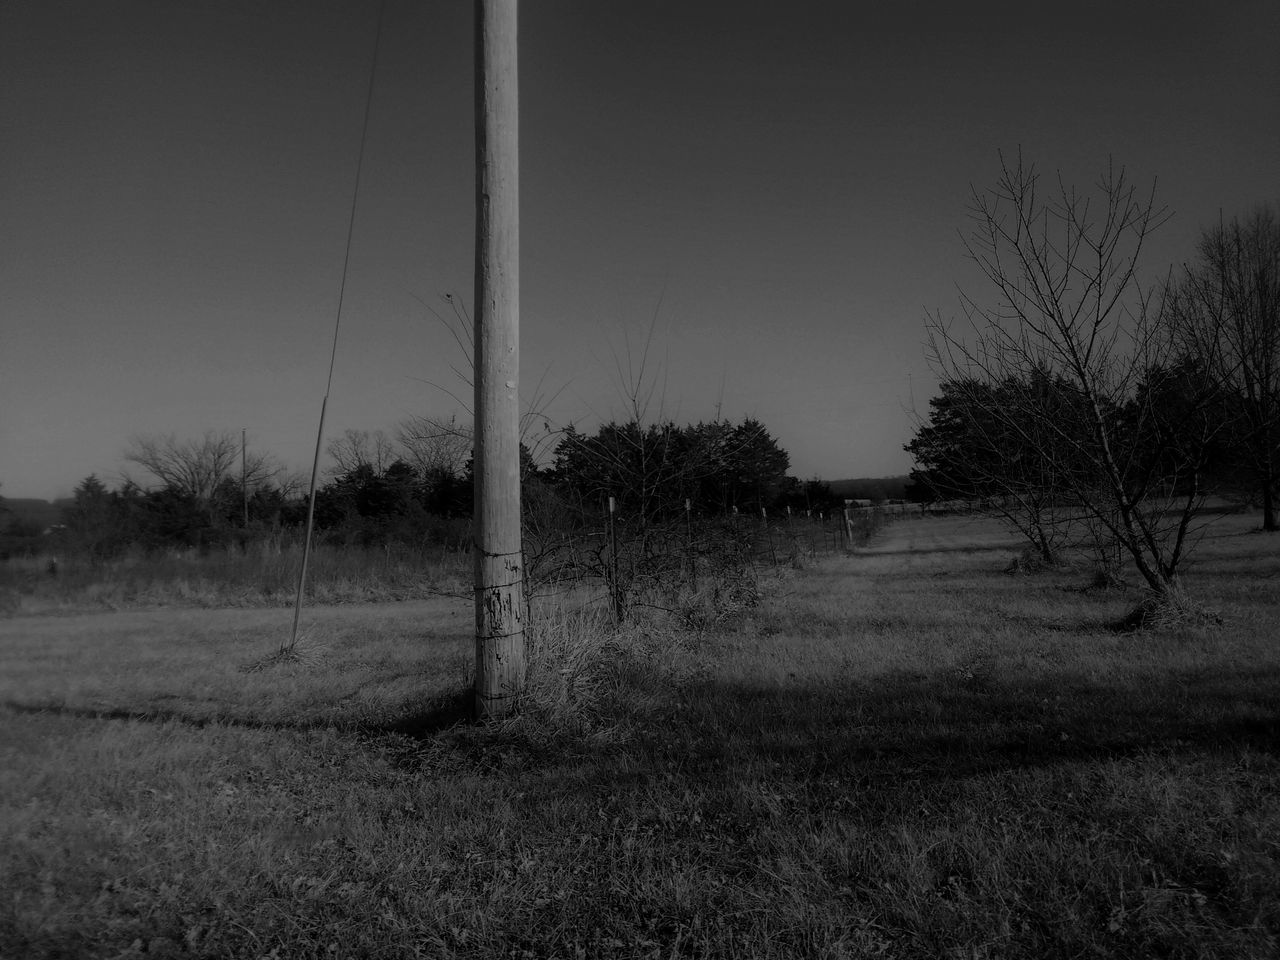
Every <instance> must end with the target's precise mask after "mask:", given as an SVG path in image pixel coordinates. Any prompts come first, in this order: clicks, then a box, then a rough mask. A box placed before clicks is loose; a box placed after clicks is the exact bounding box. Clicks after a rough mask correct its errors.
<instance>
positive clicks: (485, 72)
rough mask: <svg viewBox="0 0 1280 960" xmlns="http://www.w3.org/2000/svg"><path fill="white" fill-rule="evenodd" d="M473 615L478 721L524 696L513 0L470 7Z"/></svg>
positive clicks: (484, 0) (499, 712) (504, 711)
mask: <svg viewBox="0 0 1280 960" xmlns="http://www.w3.org/2000/svg"><path fill="white" fill-rule="evenodd" d="M475 18H476V22H475V31H476V33H475V43H476V54H475V56H476V266H475V272H476V275H475V285H476V288H475V311H476V315H475V353H476V356H475V420H476V423H475V450H474V458H475V490H474V496H475V523H474V530H475V613H476V679H475V714H476V718H477V719H485V718H489V717H500V716H503V715H505V714H507V713H510V712H511V711H512V710H514V709H515V708H516V705H517V701H518V697H519V694H520V693H521V691H522V690H523V688H524V677H525V652H524V621H525V608H524V589H523V580H524V569H523V557H522V554H521V542H520V425H519V421H520V406H519V395H518V384H519V315H520V300H519V295H520V240H519V237H520V220H519V202H518V201H519V179H518V162H517V160H518V153H517V118H518V112H517V88H516V0H476V4H475Z"/></svg>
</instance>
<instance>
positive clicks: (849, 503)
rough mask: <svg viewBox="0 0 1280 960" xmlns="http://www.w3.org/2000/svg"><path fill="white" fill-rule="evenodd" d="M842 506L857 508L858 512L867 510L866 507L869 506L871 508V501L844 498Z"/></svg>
mask: <svg viewBox="0 0 1280 960" xmlns="http://www.w3.org/2000/svg"><path fill="white" fill-rule="evenodd" d="M844 505H845V506H846V507H856V508H857V509H859V510H865V509H867V508H868V507H870V506H871V501H870V500H865V499H861V498H858V499H847V498H846V500H845V502H844Z"/></svg>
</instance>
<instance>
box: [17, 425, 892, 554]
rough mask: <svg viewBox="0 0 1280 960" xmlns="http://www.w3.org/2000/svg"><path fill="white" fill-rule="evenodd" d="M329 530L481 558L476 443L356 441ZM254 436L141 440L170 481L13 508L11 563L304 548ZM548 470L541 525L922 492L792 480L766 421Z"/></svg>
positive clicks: (324, 526) (145, 456)
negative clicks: (296, 541) (475, 541)
mask: <svg viewBox="0 0 1280 960" xmlns="http://www.w3.org/2000/svg"><path fill="white" fill-rule="evenodd" d="M328 452H329V454H330V458H331V461H332V463H333V466H332V467H331V469H330V471H329V474H328V478H327V479H326V480H325V481H324V482H323V483H322V484H321V485H320V486H319V488H318V490H317V493H316V501H315V529H316V535H317V537H318V539H319V540H320V542H324V543H329V544H334V545H351V546H362V547H366V546H370V545H376V544H393V543H400V544H409V543H412V544H435V545H440V546H442V547H444V548H446V549H450V548H452V549H458V550H464V549H469V546H470V516H471V509H472V492H471V461H470V438H469V436H468V435H467V434H466V433H465V431H462V430H459V429H458V428H457V425H456V424H455V423H454V422H453V421H448V422H443V423H442V422H439V421H428V420H422V419H419V420H416V421H414V422H412V423H406V424H402V425H401V429H400V431H399V433H398V435H396V436H395V437H392V436H389V435H388V434H385V433H383V432H382V431H375V432H369V431H347V432H346V433H345V434H344V435H343V436H342V437H340V438H338V439H336V440H334V441H332V442H331V443H330V444H329V446H328ZM243 456H244V451H243V448H242V445H241V438H240V437H239V436H237V435H233V434H231V433H228V432H222V433H217V432H210V433H206V434H205V435H204V436H203V437H202V438H197V439H193V440H179V439H177V438H175V437H144V438H136V439H135V440H134V441H133V442H132V445H131V447H130V448H129V450H128V451H127V452H126V459H128V460H129V461H131V462H133V463H136V464H138V465H140V466H142V467H143V468H144V469H146V471H147V473H148V474H150V476H151V477H152V478H153V479H155V480H156V481H157V482H156V483H155V485H153V486H150V487H143V486H141V485H139V484H137V483H134V482H132V481H125V482H123V483H121V484H120V485H118V486H116V487H114V488H112V487H109V486H108V485H107V484H106V483H104V482H103V481H102V480H100V479H99V478H98V477H96V476H89V477H86V478H85V479H84V480H83V481H81V483H80V484H79V485H78V486H77V487H76V488H75V492H74V496H73V497H71V498H70V499H69V500H63V501H58V502H57V503H56V504H49V503H47V502H45V501H38V500H14V501H8V502H6V501H3V500H0V556H3V557H7V556H18V555H28V556H29V555H35V554H39V553H52V554H55V555H65V556H68V557H71V556H79V557H84V558H89V559H100V560H105V559H110V558H112V557H115V556H120V555H122V554H124V553H125V552H128V551H135V552H136V551H143V552H150V551H156V550H169V549H174V548H180V549H190V548H196V549H205V548H213V547H227V546H233V545H236V544H247V543H250V542H256V541H261V540H264V539H267V538H275V539H277V540H281V539H289V538H296V537H297V536H299V535H300V534H301V531H302V529H303V528H304V525H305V522H306V516H307V508H308V499H307V491H306V490H305V489H303V488H302V485H301V484H300V483H298V482H297V481H296V480H290V479H288V478H287V477H286V476H285V475H284V472H283V471H281V470H279V469H275V468H273V467H272V463H274V461H273V460H272V459H271V458H270V457H267V456H264V455H262V454H261V453H259V454H257V455H255V456H253V457H250V458H248V462H247V463H246V462H244V460H243ZM542 459H543V463H541V464H539V463H537V462H535V457H534V456H533V454H532V452H531V451H530V450H529V449H528V448H522V474H523V491H524V500H525V515H526V518H527V522H533V523H536V524H538V525H539V526H540V527H541V528H542V530H543V532H544V533H545V530H546V528H547V525H548V524H550V525H552V526H567V527H581V526H583V525H588V526H590V525H592V524H595V523H598V521H599V518H600V517H602V516H603V514H604V512H605V511H606V510H607V508H608V502H609V500H610V499H611V498H612V500H613V504H614V510H615V511H616V515H617V516H618V517H619V518H620V520H621V521H622V522H625V523H628V524H630V525H631V527H632V528H635V529H639V528H645V527H648V526H651V525H654V524H662V523H668V522H677V521H680V520H681V519H683V518H685V517H694V518H709V517H715V516H730V515H733V514H735V513H737V514H745V515H752V516H756V517H759V516H760V515H761V513H762V511H763V512H764V513H765V514H767V515H768V516H770V517H773V516H781V515H784V514H785V513H786V511H787V510H788V508H790V509H791V510H792V511H794V512H795V513H796V514H804V513H806V512H808V513H811V514H814V515H817V514H819V513H827V512H830V511H833V510H836V509H839V508H840V507H841V506H842V505H843V501H844V499H845V498H858V499H871V500H875V501H883V500H885V499H901V498H902V497H903V496H904V495H905V480H906V478H902V477H894V478H888V479H884V480H870V479H868V480H845V481H840V482H839V483H837V484H829V483H825V482H823V481H821V480H818V479H810V480H800V479H798V478H796V477H793V476H789V475H788V473H787V471H788V469H789V466H790V457H789V455H788V454H787V452H786V451H785V450H783V449H782V448H781V446H779V444H778V442H777V440H776V439H775V438H774V437H773V436H772V435H771V434H770V432H769V431H768V429H767V428H766V427H765V426H764V425H763V424H762V423H760V422H759V421H757V420H754V419H750V418H748V419H745V420H743V421H741V422H740V423H732V422H729V421H725V420H715V421H711V422H703V423H697V424H688V425H683V426H682V425H677V424H675V423H671V422H666V423H659V424H648V425H645V424H640V423H637V422H634V421H633V422H629V423H608V424H605V425H603V426H601V427H600V428H599V429H598V430H596V431H595V432H594V433H584V432H580V431H578V430H576V429H574V428H572V427H570V428H568V429H566V430H564V431H563V432H561V433H560V434H558V435H557V436H556V438H555V443H554V446H552V447H551V449H550V451H549V453H548V455H547V456H545V457H543V458H542Z"/></svg>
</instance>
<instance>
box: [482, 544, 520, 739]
mask: <svg viewBox="0 0 1280 960" xmlns="http://www.w3.org/2000/svg"><path fill="white" fill-rule="evenodd" d="M485 560H487V561H488V562H487V563H485V562H483V561H485ZM480 573H481V577H482V579H480V580H479V581H478V582H479V583H484V584H493V585H492V586H483V587H480V586H478V587H477V588H476V592H475V598H476V682H475V700H474V705H473V709H472V712H473V715H474V717H475V719H476V720H490V719H497V718H501V717H504V716H507V715H508V714H510V713H512V712H514V711H515V710H516V709H517V708H518V707H519V695H520V691H521V690H523V689H524V676H525V654H524V621H525V609H524V583H523V576H522V574H523V571H522V570H521V568H520V558H519V556H516V557H482V565H481V571H480Z"/></svg>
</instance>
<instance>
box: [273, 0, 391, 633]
mask: <svg viewBox="0 0 1280 960" xmlns="http://www.w3.org/2000/svg"><path fill="white" fill-rule="evenodd" d="M386 10H387V2H386V0H382V2H381V3H379V4H378V25H377V28H376V29H375V30H374V35H373V60H372V62H371V63H370V65H369V85H368V89H367V90H366V91H365V101H364V124H363V126H362V127H361V130H360V154H359V157H358V158H357V159H356V182H355V188H354V189H353V190H352V191H351V216H350V217H349V218H348V220H347V246H346V250H345V252H344V253H343V255H342V282H341V283H340V284H339V286H338V313H337V317H336V318H335V319H334V321H333V346H332V348H331V349H330V351H329V376H328V378H327V379H326V380H325V384H324V399H323V400H322V401H321V402H320V426H319V428H318V429H317V430H316V452H315V456H314V457H313V458H312V460H311V491H310V494H309V496H308V499H307V531H306V536H305V538H304V539H303V544H302V567H301V569H299V570H298V592H297V596H296V597H295V598H294V604H293V629H292V630H291V631H290V634H289V642H288V644H286V645H282V646H281V648H280V649H281V652H282V653H283V652H286V651H292V650H293V649H294V648H295V647H296V645H297V643H298V619H299V617H301V615H302V593H303V589H304V587H305V586H306V582H307V562H308V561H309V560H310V558H311V534H312V530H313V529H314V527H315V515H316V477H317V474H318V473H319V469H320V447H321V445H322V444H323V443H324V418H325V411H326V409H327V408H328V406H329V391H330V389H332V387H333V368H334V364H335V363H336V361H337V357H338V331H339V329H340V328H341V326H342V304H343V301H344V300H345V298H346V293H347V271H348V268H349V266H350V264H351V238H352V236H353V235H354V233H355V226H356V205H357V202H358V200H359V199H360V180H361V176H360V175H361V172H362V171H363V169H364V153H365V145H366V143H367V142H368V139H369V114H370V113H372V112H373V81H374V78H375V77H376V76H377V72H378V53H379V51H380V49H381V47H382V18H383V15H384V14H385V13H386Z"/></svg>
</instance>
